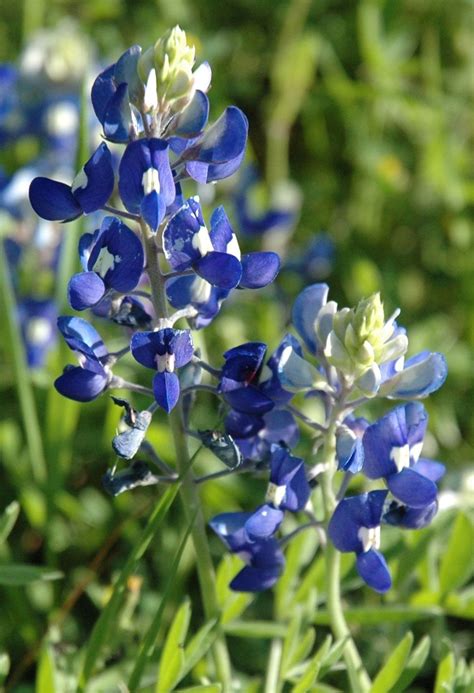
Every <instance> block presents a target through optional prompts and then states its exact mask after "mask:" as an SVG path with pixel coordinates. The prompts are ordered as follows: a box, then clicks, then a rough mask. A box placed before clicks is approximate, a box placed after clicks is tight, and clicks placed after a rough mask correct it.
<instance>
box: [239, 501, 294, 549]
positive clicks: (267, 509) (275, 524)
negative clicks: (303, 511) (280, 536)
mask: <svg viewBox="0 0 474 693" xmlns="http://www.w3.org/2000/svg"><path fill="white" fill-rule="evenodd" d="M284 515H285V513H284V512H283V511H282V510H279V509H277V508H274V507H273V506H271V505H267V504H265V505H262V506H261V507H260V508H258V509H257V510H256V511H255V512H253V513H252V515H251V516H250V517H249V519H248V520H247V522H246V523H245V531H246V532H247V534H248V537H249V539H250V540H251V541H258V540H260V539H269V538H270V537H271V536H272V535H273V534H275V532H276V531H277V529H278V528H279V526H280V525H281V523H282V522H283V517H284Z"/></svg>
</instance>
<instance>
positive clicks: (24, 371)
mask: <svg viewBox="0 0 474 693" xmlns="http://www.w3.org/2000/svg"><path fill="white" fill-rule="evenodd" d="M0 286H1V294H2V304H3V306H2V308H3V310H2V315H3V317H4V318H5V322H4V324H5V323H6V332H7V335H8V338H9V341H10V347H11V350H10V351H11V354H12V356H13V369H14V374H15V383H16V387H17V392H18V400H19V403H20V408H21V414H22V419H23V428H24V431H25V436H26V442H27V446H28V453H29V460H30V465H31V471H32V474H33V478H34V479H35V481H36V482H43V481H44V480H45V479H46V469H47V467H46V460H45V456H44V450H43V441H42V438H41V428H40V424H39V419H38V412H37V409H36V402H35V398H34V394H33V388H32V385H31V380H30V376H29V371H28V365H27V361H26V355H25V349H24V346H23V339H22V337H21V333H20V328H19V325H18V319H17V314H18V313H17V305H16V300H15V293H14V291H13V287H12V282H11V277H10V269H9V267H8V263H7V261H6V258H5V251H4V249H3V243H0Z"/></svg>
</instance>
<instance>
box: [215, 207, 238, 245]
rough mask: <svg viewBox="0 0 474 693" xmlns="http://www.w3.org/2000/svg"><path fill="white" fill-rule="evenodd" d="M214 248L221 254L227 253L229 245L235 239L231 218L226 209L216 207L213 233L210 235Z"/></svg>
mask: <svg viewBox="0 0 474 693" xmlns="http://www.w3.org/2000/svg"><path fill="white" fill-rule="evenodd" d="M209 236H210V238H211V242H212V247H213V248H214V250H217V251H219V252H220V253H226V252H227V247H228V245H229V243H230V242H231V241H232V239H233V238H235V234H234V232H233V230H232V226H231V225H230V221H229V217H228V216H227V214H226V211H225V209H224V207H223V206H222V205H221V206H220V207H216V209H215V210H214V211H213V213H212V215H211V231H210V233H209Z"/></svg>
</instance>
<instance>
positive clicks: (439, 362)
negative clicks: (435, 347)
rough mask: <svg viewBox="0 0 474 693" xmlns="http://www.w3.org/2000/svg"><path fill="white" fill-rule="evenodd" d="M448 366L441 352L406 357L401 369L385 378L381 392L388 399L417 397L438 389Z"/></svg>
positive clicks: (444, 378)
mask: <svg viewBox="0 0 474 693" xmlns="http://www.w3.org/2000/svg"><path fill="white" fill-rule="evenodd" d="M447 374H448V366H447V363H446V359H445V357H444V356H443V354H439V353H436V352H434V353H429V352H423V353H421V354H418V355H417V356H414V357H412V358H411V359H408V360H407V361H406V363H405V367H404V368H403V370H402V371H401V372H399V373H397V374H396V375H394V376H392V377H391V378H390V379H389V380H387V381H386V382H385V383H384V385H383V387H382V389H381V394H383V396H385V397H389V398H390V399H419V398H423V397H427V396H428V395H430V394H431V393H432V392H435V391H436V390H438V389H439V388H440V387H441V385H442V384H443V383H444V381H445V380H446V376H447Z"/></svg>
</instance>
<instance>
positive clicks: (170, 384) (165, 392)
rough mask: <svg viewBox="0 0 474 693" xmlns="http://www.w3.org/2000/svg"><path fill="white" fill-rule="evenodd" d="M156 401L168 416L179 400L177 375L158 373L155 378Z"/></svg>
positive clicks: (154, 392) (154, 391)
mask: <svg viewBox="0 0 474 693" xmlns="http://www.w3.org/2000/svg"><path fill="white" fill-rule="evenodd" d="M153 394H154V395H155V399H156V401H157V402H158V404H159V405H160V407H162V408H163V409H164V410H165V411H166V412H167V413H168V414H169V413H170V411H171V410H172V409H173V408H174V407H175V406H176V405H177V403H178V400H179V378H178V376H177V375H176V373H168V372H167V371H164V372H163V373H157V374H156V375H155V377H154V378H153Z"/></svg>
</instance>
